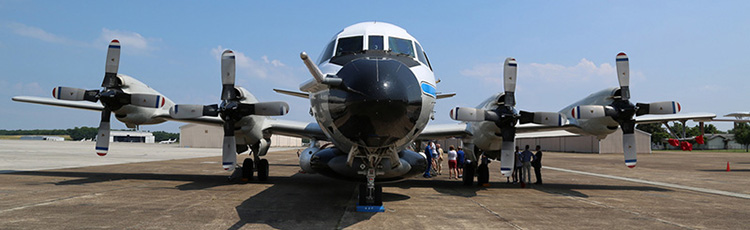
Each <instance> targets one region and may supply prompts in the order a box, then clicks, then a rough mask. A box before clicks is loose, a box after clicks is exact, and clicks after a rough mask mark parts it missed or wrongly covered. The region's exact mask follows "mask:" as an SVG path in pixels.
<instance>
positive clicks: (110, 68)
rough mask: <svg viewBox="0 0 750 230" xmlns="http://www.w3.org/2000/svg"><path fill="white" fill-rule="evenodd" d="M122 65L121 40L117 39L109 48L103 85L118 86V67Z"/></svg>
mask: <svg viewBox="0 0 750 230" xmlns="http://www.w3.org/2000/svg"><path fill="white" fill-rule="evenodd" d="M119 66H120V41H118V40H117V39H115V40H112V42H110V43H109V48H108V49H107V64H106V66H105V68H104V81H103V82H102V87H104V88H111V87H116V86H118V85H119V84H118V81H117V69H118V68H119Z"/></svg>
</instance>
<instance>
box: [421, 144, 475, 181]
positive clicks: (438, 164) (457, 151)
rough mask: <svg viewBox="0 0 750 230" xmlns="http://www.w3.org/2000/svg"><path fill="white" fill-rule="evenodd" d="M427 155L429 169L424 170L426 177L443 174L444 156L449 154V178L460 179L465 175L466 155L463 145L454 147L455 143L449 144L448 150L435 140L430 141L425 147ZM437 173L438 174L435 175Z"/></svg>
mask: <svg viewBox="0 0 750 230" xmlns="http://www.w3.org/2000/svg"><path fill="white" fill-rule="evenodd" d="M424 153H425V156H426V157H427V162H430V163H429V164H427V170H425V172H424V177H425V178H431V177H433V176H437V175H442V174H443V166H442V164H443V161H444V160H443V156H444V155H447V156H446V157H447V158H448V179H458V178H461V177H463V168H464V160H465V159H466V157H465V156H466V155H465V153H464V150H463V149H462V148H461V147H458V148H456V147H454V146H453V145H450V146H448V152H447V154H446V152H445V151H444V150H443V148H442V147H441V146H440V144H435V142H432V141H430V142H428V143H427V145H426V146H425V148H424ZM434 174H437V175H434Z"/></svg>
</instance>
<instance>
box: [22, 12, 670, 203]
mask: <svg viewBox="0 0 750 230" xmlns="http://www.w3.org/2000/svg"><path fill="white" fill-rule="evenodd" d="M119 52H120V45H119V42H118V41H117V40H113V41H112V43H111V44H110V48H109V49H108V54H107V65H106V68H105V79H104V82H103V83H102V87H103V89H101V90H83V89H76V88H68V87H58V88H56V90H53V94H54V96H55V98H56V99H47V98H39V97H28V96H18V97H14V98H13V100H14V101H20V102H28V103H37V104H45V105H53V106H63V107H71V108H78V109H88V110H95V111H102V119H101V123H100V127H99V136H101V137H105V136H107V135H108V130H109V114H110V112H114V113H115V117H116V118H117V119H118V120H120V121H122V122H124V123H125V124H127V125H128V126H129V127H130V126H137V125H141V124H156V123H161V122H165V121H167V120H172V121H179V122H189V123H199V124H208V125H216V126H222V127H223V128H224V139H223V143H222V166H223V168H224V169H225V170H227V171H233V173H232V175H231V176H230V178H236V177H239V178H241V179H242V180H251V179H253V174H254V173H255V172H257V177H258V179H259V180H261V181H263V180H267V179H268V171H269V167H268V161H267V160H266V159H262V158H261V157H263V156H265V155H266V153H267V152H268V148H269V147H270V137H271V135H286V136H296V137H303V138H309V139H311V140H312V141H311V142H310V146H308V147H307V148H306V149H304V150H303V151H302V152H301V154H300V157H299V162H300V167H301V168H302V169H303V171H305V172H306V173H318V174H321V175H324V176H328V177H333V178H338V179H345V180H353V181H364V183H362V184H360V186H359V202H358V210H360V209H359V207H365V209H363V210H364V211H368V210H370V209H371V208H373V207H374V208H375V209H377V207H380V208H379V209H377V210H379V211H382V187H381V185H380V184H379V183H381V182H389V181H398V180H403V179H407V178H411V177H414V176H416V175H420V174H422V173H423V172H424V171H425V169H426V168H427V164H428V162H427V161H426V158H425V156H424V155H423V154H422V153H418V152H415V151H414V150H413V149H412V148H410V146H411V145H412V144H413V143H414V142H415V141H416V140H424V139H435V138H447V137H454V136H463V137H465V140H466V141H469V142H466V143H465V144H466V145H469V146H471V147H472V148H466V149H467V157H468V158H469V159H471V160H474V162H476V158H477V156H478V155H476V154H471V152H472V151H473V150H471V149H473V147H474V146H476V147H477V148H478V149H480V148H481V149H482V151H483V152H484V153H485V155H488V156H492V157H493V158H496V155H497V154H495V155H492V154H493V153H494V152H498V151H499V150H500V147H501V146H502V149H503V150H504V151H502V152H503V154H502V155H503V156H502V157H501V158H502V159H505V160H503V161H502V162H503V163H502V164H503V168H505V167H506V166H507V165H506V164H505V162H511V161H508V160H507V156H506V153H507V151H505V149H506V148H507V147H508V146H512V145H508V144H507V143H508V142H510V141H509V140H512V139H513V138H512V135H515V132H516V130H518V131H519V132H525V131H540V130H551V129H560V128H563V129H566V130H567V129H568V128H571V130H575V129H574V128H578V129H579V130H580V131H582V132H585V133H589V134H595V135H606V134H608V133H611V132H613V130H614V129H616V128H617V127H618V125H619V124H620V123H624V122H628V123H627V124H631V123H634V122H633V120H632V119H630V117H628V116H627V115H628V114H630V116H631V117H632V114H633V113H635V111H638V112H640V111H641V109H636V108H635V106H633V105H632V104H630V103H629V102H628V100H627V98H624V97H623V96H629V94H627V93H628V92H627V87H626V86H627V85H623V84H621V88H622V89H623V90H619V89H617V88H614V89H609V90H605V91H601V92H600V93H596V94H594V95H592V96H589V97H588V98H587V99H584V100H583V101H581V102H579V103H577V104H578V105H581V106H577V107H574V108H573V107H571V108H569V109H564V110H563V111H562V112H565V113H570V112H571V111H574V112H573V115H574V116H570V117H568V116H567V114H566V115H560V113H554V114H553V113H531V115H529V113H525V112H522V113H521V114H518V113H517V112H516V110H515V108H514V107H513V106H514V96H513V95H514V94H513V89H514V88H515V67H516V62H515V60H513V59H509V60H508V61H506V76H508V77H510V76H512V81H508V80H507V79H506V90H505V93H500V94H497V95H495V96H493V97H491V98H490V99H488V100H487V101H486V102H485V103H483V104H482V106H480V109H474V110H473V111H474V112H482V116H480V115H479V114H477V113H467V112H469V111H472V110H470V109H473V108H467V109H464V108H463V107H462V108H460V110H459V109H454V110H455V111H454V112H455V113H454V112H451V113H452V117H453V118H454V119H456V120H471V122H469V123H455V124H440V125H429V126H428V125H427V124H428V122H429V120H431V119H432V118H433V117H434V110H433V108H434V105H435V103H436V101H437V100H438V99H442V98H448V97H452V96H454V95H455V93H439V92H438V91H437V88H436V80H435V75H434V73H433V71H432V66H431V64H430V62H429V59H428V57H427V54H426V52H425V50H424V49H423V48H422V46H421V44H420V43H419V42H418V41H417V40H416V39H415V38H414V37H413V36H411V35H410V34H409V33H408V32H407V31H406V30H404V29H403V28H401V27H398V26H395V25H393V24H389V23H384V22H362V23H357V24H354V25H351V26H348V27H346V28H344V29H343V30H341V31H340V32H339V33H337V34H336V35H335V36H334V37H333V38H332V39H331V41H330V42H329V43H327V45H326V48H325V49H324V51H323V52H322V53H321V55H320V57H319V59H318V60H317V62H313V61H312V60H311V58H310V57H309V56H308V55H307V53H305V52H302V53H301V54H300V58H301V59H302V61H303V63H304V64H305V66H306V67H307V69H308V70H309V72H310V74H311V76H312V78H311V79H309V80H307V81H305V82H303V83H302V84H301V85H300V87H299V91H293V90H284V89H274V90H275V91H276V92H278V93H282V94H286V95H291V96H295V97H300V98H305V99H308V100H309V101H310V106H311V108H310V115H311V116H313V117H314V118H315V122H298V121H288V120H279V119H272V118H270V116H281V115H285V114H286V113H288V111H289V106H288V104H286V103H285V102H280V101H277V102H259V101H258V100H257V99H256V98H255V96H254V95H253V94H251V93H250V92H249V91H248V90H246V89H244V88H242V87H239V86H236V85H235V55H234V52H233V51H231V50H225V51H224V52H223V53H222V55H221V81H222V91H221V100H222V101H221V103H220V104H212V105H197V104H175V103H173V102H172V101H171V100H169V99H167V98H166V97H165V96H164V95H162V94H160V93H158V92H156V91H155V90H153V89H151V88H149V87H148V86H146V85H145V84H143V83H141V82H140V81H137V80H135V79H134V78H132V77H129V76H126V75H122V74H118V73H117V66H118V65H119ZM621 83H622V82H621ZM623 98H624V99H623ZM81 101H89V102H81ZM96 101H99V102H101V104H95V103H93V102H96ZM498 102H504V104H503V103H498ZM615 102H617V103H615ZM623 102H624V103H623ZM610 104H611V105H610ZM666 105H667V104H666V103H662V104H659V103H657V104H653V103H652V104H651V107H652V108H655V107H659V106H666ZM639 106H640V104H639ZM581 108H583V109H586V110H591V111H592V112H591V113H585V112H580V111H586V110H582V109H581ZM643 108H645V111H648V112H649V113H655V112H653V111H657V110H656V109H652V110H649V109H648V108H647V107H645V106H643ZM616 109H620V110H616ZM623 109H624V110H625V111H623V112H618V111H621V110H623ZM593 111H597V112H596V113H594V112H593ZM657 112H658V111H657ZM545 115H549V117H546V116H545ZM575 115H577V116H575ZM480 117H481V119H479V118H480ZM574 117H577V118H574ZM470 118H471V119H470ZM519 118H520V120H521V121H523V122H524V123H536V125H534V126H528V125H529V124H525V125H519V126H518V127H516V126H515V123H516V120H519ZM613 118H615V119H613ZM472 119H473V120H472ZM548 119H549V120H548ZM552 119H558V120H557V121H558V122H557V123H554V122H550V120H552ZM618 121H620V123H618ZM628 127H630V126H628ZM631 131H632V130H631ZM498 134H501V135H500V136H498ZM511 134H512V135H511ZM630 134H632V132H631V133H630ZM506 136H508V137H509V138H505V139H503V138H501V137H506ZM98 139H102V138H98ZM106 139H109V138H106ZM106 139H105V140H106ZM321 141H327V142H330V143H331V144H324V145H321V144H320V142H321ZM498 143H502V144H498ZM510 143H511V144H512V142H510ZM629 143H630V142H629ZM106 145H107V143H106V142H104V143H100V142H99V141H97V145H96V146H97V147H96V149H97V153H100V154H99V155H102V156H103V154H101V153H102V151H103V153H104V154H106V150H107V148H106V147H107V146H106ZM248 150H250V151H249V154H252V157H251V158H246V159H245V160H244V161H243V163H242V164H238V163H237V155H238V154H240V153H244V152H246V151H248ZM473 152H476V153H479V151H473ZM630 152H631V151H628V156H630V155H632V158H627V159H633V160H634V159H635V158H634V157H635V155H634V154H631V153H630ZM634 163H635V162H632V164H633V165H634ZM628 164H630V163H628ZM469 167H476V164H472V165H471V166H469ZM235 169H237V170H235ZM503 172H504V174H507V173H508V171H507V170H504V171H503ZM467 177H471V180H473V176H464V178H467ZM376 182H377V183H376ZM464 182H466V179H465V181H464ZM377 210H376V211H377Z"/></svg>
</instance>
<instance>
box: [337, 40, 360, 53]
mask: <svg viewBox="0 0 750 230" xmlns="http://www.w3.org/2000/svg"><path fill="white" fill-rule="evenodd" d="M362 43H363V41H362V36H356V37H348V38H339V44H338V46H336V56H339V55H342V54H350V53H357V52H360V51H362Z"/></svg>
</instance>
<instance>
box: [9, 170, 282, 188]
mask: <svg viewBox="0 0 750 230" xmlns="http://www.w3.org/2000/svg"><path fill="white" fill-rule="evenodd" d="M9 174H14V175H25V176H48V177H76V178H79V179H71V180H63V181H60V182H57V183H55V185H83V184H91V183H99V182H108V181H117V180H161V181H183V182H189V183H186V184H182V185H178V186H176V188H177V189H179V190H201V189H208V188H213V187H218V186H223V185H229V184H232V183H235V182H229V181H227V176H225V175H196V174H153V173H105V172H73V171H19V172H13V173H9ZM276 179H279V178H276V177H269V180H276ZM251 183H257V184H260V183H265V182H258V181H254V182H251Z"/></svg>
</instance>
